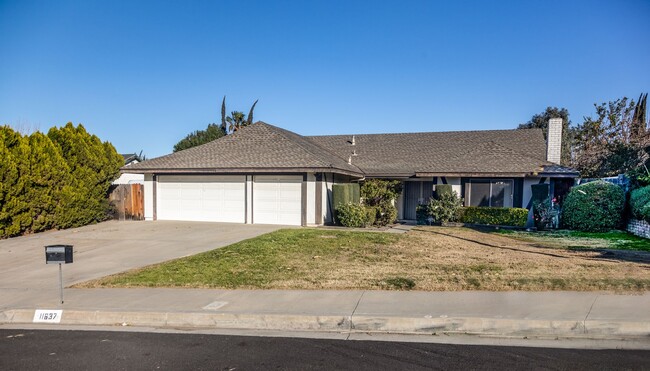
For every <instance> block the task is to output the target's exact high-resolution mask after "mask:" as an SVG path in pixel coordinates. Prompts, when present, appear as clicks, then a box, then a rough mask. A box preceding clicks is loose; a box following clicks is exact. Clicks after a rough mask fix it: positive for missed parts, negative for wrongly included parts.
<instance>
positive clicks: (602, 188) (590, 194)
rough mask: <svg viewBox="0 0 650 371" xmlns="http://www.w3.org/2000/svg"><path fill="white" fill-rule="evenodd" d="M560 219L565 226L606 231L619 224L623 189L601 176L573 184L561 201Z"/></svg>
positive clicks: (587, 230)
mask: <svg viewBox="0 0 650 371" xmlns="http://www.w3.org/2000/svg"><path fill="white" fill-rule="evenodd" d="M562 207H563V210H562V222H563V223H564V226H565V227H567V228H569V229H575V230H579V231H584V232H606V231H609V230H610V229H615V228H618V227H620V226H621V223H622V221H623V209H624V207H625V192H623V189H621V187H619V186H617V185H615V184H612V183H608V182H605V181H602V180H598V181H595V182H590V183H586V184H582V185H579V186H576V187H573V188H572V189H571V191H570V192H569V194H568V195H567V197H566V199H565V200H564V204H563V205H562Z"/></svg>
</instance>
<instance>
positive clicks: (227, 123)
mask: <svg viewBox="0 0 650 371" xmlns="http://www.w3.org/2000/svg"><path fill="white" fill-rule="evenodd" d="M258 100H259V99H258ZM258 100H256V101H255V103H253V105H252V106H251V109H250V111H249V112H248V119H247V118H246V115H245V114H244V113H243V112H240V111H232V112H231V113H230V116H226V96H225V95H224V96H223V101H222V102H221V129H222V130H223V131H224V132H226V133H228V132H230V133H234V132H235V131H237V130H239V129H240V128H242V127H244V126H248V125H251V124H252V123H253V111H254V110H255V105H257V101H258Z"/></svg>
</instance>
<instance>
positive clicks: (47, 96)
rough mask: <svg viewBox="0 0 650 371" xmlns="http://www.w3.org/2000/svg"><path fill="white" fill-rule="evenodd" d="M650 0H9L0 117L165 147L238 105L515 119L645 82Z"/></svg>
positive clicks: (468, 125) (447, 123) (386, 117)
mask: <svg viewBox="0 0 650 371" xmlns="http://www.w3.org/2000/svg"><path fill="white" fill-rule="evenodd" d="M649 62H650V1H648V0H644V1H641V0H638V1H637V0H619V1H553V0H541V1H370V0H368V1H363V2H362V1H349V0H348V1H331V0H326V1H325V0H323V1H241V0H239V1H237V0H233V1H216V0H215V1H206V2H201V1H180V0H179V1H139V0H135V1H133V0H130V1H121V0H110V1H89V0H74V1H65V0H56V1H30V0H15V1H9V0H0V124H8V125H10V126H13V127H22V128H38V129H40V130H41V131H47V129H49V128H50V127H51V126H55V125H56V126H61V125H64V124H65V123H66V122H69V121H72V122H74V123H75V124H76V123H82V124H83V125H84V126H85V127H86V128H87V129H88V131H90V132H91V133H93V134H96V135H98V136H99V137H100V138H101V139H102V140H108V141H110V142H112V143H113V144H114V145H115V147H116V148H117V150H118V152H120V153H128V152H139V151H140V150H143V151H144V153H145V154H146V155H147V156H148V157H149V158H152V157H156V156H160V155H163V154H167V153H170V152H171V150H172V147H173V145H174V144H175V143H176V142H177V141H178V140H180V139H182V138H183V137H184V136H185V135H186V134H188V133H189V132H191V131H194V130H197V129H204V128H205V127H206V126H207V124H208V123H210V122H220V107H221V99H222V97H223V96H224V95H227V108H228V111H232V110H240V111H244V112H245V113H248V110H249V108H250V106H251V104H252V103H253V102H254V101H255V99H259V103H258V105H257V108H256V110H255V119H256V120H258V119H259V120H263V121H266V122H268V123H270V124H273V125H276V126H280V127H282V128H285V129H288V130H291V131H295V132H297V133H299V134H305V135H316V134H350V133H386V132H405V131H409V132H411V131H449V130H482V129H508V128H515V127H516V126H517V125H518V124H519V123H522V122H525V121H527V120H528V119H530V117H531V116H532V115H533V114H535V113H539V112H542V111H543V110H544V109H545V108H546V107H547V106H559V107H566V108H567V109H568V110H569V112H570V114H571V119H572V121H573V123H574V124H576V123H580V122H582V118H583V116H585V115H593V113H594V110H593V104H594V103H596V102H599V103H600V102H606V101H609V100H614V99H617V98H621V97H623V96H628V97H631V98H634V99H636V98H637V97H638V96H639V94H640V93H641V92H648V91H650V63H649Z"/></svg>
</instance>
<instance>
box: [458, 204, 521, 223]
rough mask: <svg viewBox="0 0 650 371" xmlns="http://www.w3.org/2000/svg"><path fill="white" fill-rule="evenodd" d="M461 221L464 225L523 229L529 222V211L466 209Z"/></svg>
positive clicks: (503, 208) (508, 208) (492, 208)
mask: <svg viewBox="0 0 650 371" xmlns="http://www.w3.org/2000/svg"><path fill="white" fill-rule="evenodd" d="M460 220H461V221H462V222H463V223H471V224H489V225H507V226H513V227H523V226H525V225H526V221H527V220H528V209H524V208H519V207H477V206H468V207H464V208H463V209H462V211H461V217H460Z"/></svg>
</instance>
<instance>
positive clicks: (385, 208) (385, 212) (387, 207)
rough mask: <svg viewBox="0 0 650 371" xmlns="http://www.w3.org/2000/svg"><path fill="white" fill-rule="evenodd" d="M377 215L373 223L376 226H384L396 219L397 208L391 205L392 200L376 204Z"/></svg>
mask: <svg viewBox="0 0 650 371" xmlns="http://www.w3.org/2000/svg"><path fill="white" fill-rule="evenodd" d="M376 210H377V214H376V215H377V216H376V219H375V224H376V225H378V226H385V225H388V224H392V223H394V222H395V221H397V208H396V207H395V205H393V202H392V201H384V202H382V203H380V204H379V205H377V207H376Z"/></svg>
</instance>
